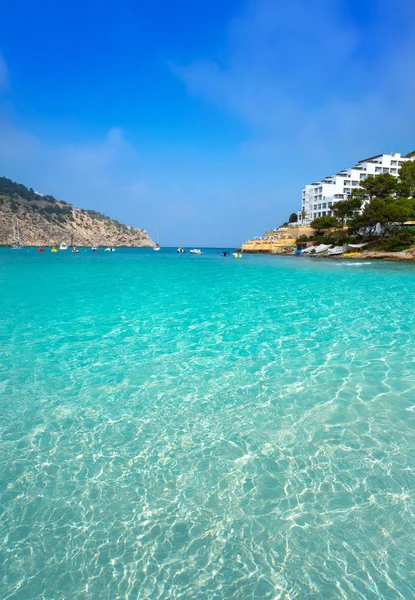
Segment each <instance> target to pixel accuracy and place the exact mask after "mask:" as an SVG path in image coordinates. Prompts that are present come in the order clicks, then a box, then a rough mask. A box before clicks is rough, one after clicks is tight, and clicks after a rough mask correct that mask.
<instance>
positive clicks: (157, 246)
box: [153, 228, 160, 252]
mask: <svg viewBox="0 0 415 600" xmlns="http://www.w3.org/2000/svg"><path fill="white" fill-rule="evenodd" d="M153 250H154V252H158V251H159V250H160V244H159V230H158V228H157V242H156V245H155V246H154V248H153Z"/></svg>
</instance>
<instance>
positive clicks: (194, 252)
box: [189, 248, 203, 254]
mask: <svg viewBox="0 0 415 600" xmlns="http://www.w3.org/2000/svg"><path fill="white" fill-rule="evenodd" d="M189 252H190V254H203V252H202V251H201V250H200V249H199V248H193V250H189Z"/></svg>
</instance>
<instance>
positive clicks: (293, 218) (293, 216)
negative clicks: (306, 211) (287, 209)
mask: <svg viewBox="0 0 415 600" xmlns="http://www.w3.org/2000/svg"><path fill="white" fill-rule="evenodd" d="M297 221H298V215H297V213H291V214H290V218H289V219H288V222H289V223H297Z"/></svg>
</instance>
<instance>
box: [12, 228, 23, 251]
mask: <svg viewBox="0 0 415 600" xmlns="http://www.w3.org/2000/svg"><path fill="white" fill-rule="evenodd" d="M24 246H25V239H24V236H23V232H22V230H21V227H20V225H19V224H18V222H17V221H16V222H15V223H13V241H12V243H11V249H12V250H21V249H22V248H24Z"/></svg>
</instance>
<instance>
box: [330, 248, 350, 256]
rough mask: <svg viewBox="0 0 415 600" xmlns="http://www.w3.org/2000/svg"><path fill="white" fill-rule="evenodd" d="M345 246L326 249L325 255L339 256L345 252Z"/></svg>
mask: <svg viewBox="0 0 415 600" xmlns="http://www.w3.org/2000/svg"><path fill="white" fill-rule="evenodd" d="M346 250H347V248H346V247H345V246H335V247H334V248H330V249H329V250H327V256H340V255H341V254H344V253H345V252H346Z"/></svg>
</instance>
